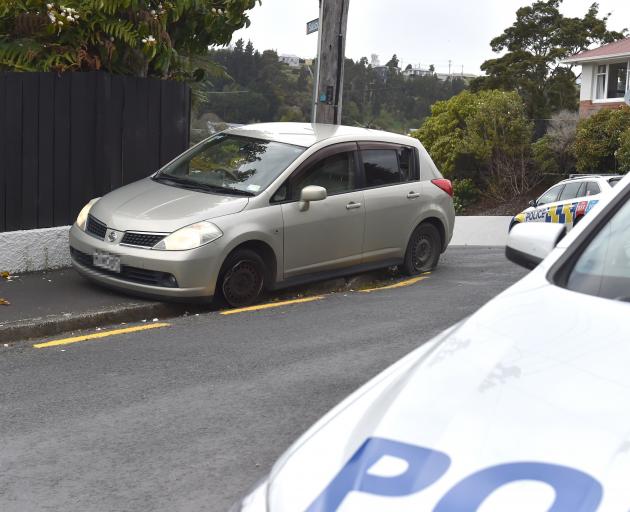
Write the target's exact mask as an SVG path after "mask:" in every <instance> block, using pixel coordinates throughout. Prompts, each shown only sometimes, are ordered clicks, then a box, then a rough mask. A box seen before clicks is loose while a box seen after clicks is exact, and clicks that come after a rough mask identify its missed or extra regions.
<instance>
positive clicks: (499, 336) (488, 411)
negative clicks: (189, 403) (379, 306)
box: [268, 271, 630, 512]
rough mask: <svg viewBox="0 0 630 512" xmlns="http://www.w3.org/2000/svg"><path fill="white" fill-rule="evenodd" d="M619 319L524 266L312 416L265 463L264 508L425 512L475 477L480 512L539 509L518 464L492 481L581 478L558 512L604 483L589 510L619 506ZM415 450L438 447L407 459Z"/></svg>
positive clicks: (624, 394) (626, 373)
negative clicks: (491, 294)
mask: <svg viewBox="0 0 630 512" xmlns="http://www.w3.org/2000/svg"><path fill="white" fill-rule="evenodd" d="M629 314H630V304H627V303H620V302H615V301H611V300H605V299H599V298H595V297H589V296H585V295H582V294H578V293H575V292H570V291H567V290H564V289H562V288H559V287H557V286H554V285H551V284H549V283H548V282H547V281H546V280H545V278H544V275H543V273H542V271H538V272H537V271H534V272H533V273H531V274H530V275H529V276H528V277H526V278H525V279H524V280H522V281H521V282H519V283H517V284H516V285H515V286H513V287H512V288H511V289H509V290H508V291H506V292H504V293H503V294H502V295H499V296H498V297H497V298H495V299H494V300H493V301H491V302H490V303H488V304H487V305H486V306H484V307H483V308H482V309H481V310H479V311H478V312H477V313H476V314H474V315H473V316H472V317H470V318H469V319H468V320H466V321H464V322H463V323H461V324H460V325H459V326H456V327H455V328H452V329H451V330H450V331H447V332H446V333H445V334H443V335H442V336H439V337H438V338H436V339H435V340H433V341H431V342H429V343H427V344H425V345H423V346H422V347H421V348H419V349H418V350H416V351H415V352H413V353H411V354H410V355H408V356H407V357H406V358H405V359H403V360H401V361H399V362H398V363H397V364H396V365H394V366H393V367H391V368H390V369H388V370H386V371H385V372H384V373H382V374H381V375H379V376H378V377H377V378H375V379H374V380H373V381H371V382H370V383H368V384H367V385H366V386H364V387H363V388H361V389H360V390H359V391H357V392H356V393H355V394H354V395H352V396H351V397H349V398H348V399H347V400H346V401H345V402H343V403H341V404H340V405H339V406H338V407H337V408H335V409H334V410H333V411H331V412H330V413H329V414H328V415H327V416H325V417H324V418H322V420H320V421H319V422H318V423H317V424H316V425H315V426H314V427H313V428H312V429H311V430H309V431H308V432H307V433H306V434H305V435H304V436H303V437H302V438H301V439H300V440H298V441H297V442H296V444H295V445H294V446H293V447H292V448H291V449H290V450H289V451H288V452H287V454H286V455H285V456H284V457H283V458H282V459H280V460H279V461H278V463H277V464H276V466H275V468H274V470H273V471H272V474H271V476H270V480H269V482H270V485H269V488H268V503H269V504H270V511H271V512H284V511H289V510H309V511H315V510H336V508H335V507H336V505H338V504H339V503H338V502H339V500H340V499H341V500H342V501H343V507H342V508H340V509H339V510H343V511H371V510H375V511H376V510H379V511H382V510H401V511H407V510H409V511H411V510H414V511H417V510H434V507H435V506H436V504H437V503H438V502H439V501H440V499H442V498H443V497H444V496H445V495H446V494H447V491H449V490H451V489H453V488H454V487H455V486H456V485H457V484H458V483H461V482H462V481H463V480H464V479H465V478H467V477H471V475H475V474H480V475H482V476H481V477H476V478H478V480H477V481H476V484H475V481H474V480H473V481H472V482H471V486H472V487H471V488H473V489H478V490H479V489H481V491H478V492H481V493H483V492H484V489H486V490H487V486H488V485H489V486H490V488H492V486H493V485H495V486H496V487H497V488H498V487H500V490H498V491H497V492H492V493H491V495H490V497H489V498H488V499H487V500H486V501H485V502H484V508H483V510H484V511H490V510H501V511H505V510H510V511H514V510H528V511H538V510H540V511H542V510H550V506H551V504H552V502H553V500H554V490H553V488H552V487H551V486H550V485H548V484H545V483H541V482H536V481H534V480H536V478H534V475H529V476H530V477H531V480H528V479H527V478H525V477H526V476H527V470H525V469H523V471H525V473H523V474H521V477H522V478H523V479H522V480H519V478H515V477H514V475H516V474H517V473H518V471H516V473H514V474H513V475H512V477H513V478H515V479H516V480H518V481H516V482H515V483H511V484H509V485H503V486H501V484H500V482H501V479H502V478H505V475H503V474H502V473H501V471H508V469H506V468H514V467H517V466H510V465H511V464H518V463H532V464H539V465H537V466H535V467H534V466H531V467H530V466H527V467H530V469H531V471H533V472H534V473H536V471H542V472H543V473H544V471H545V470H544V468H549V467H552V466H554V467H555V466H562V467H567V468H569V471H571V470H575V472H574V473H571V475H574V476H575V475H582V474H583V475H584V478H585V480H582V481H580V480H579V478H578V477H577V476H576V478H577V480H571V478H569V479H568V480H566V479H565V480H566V481H570V482H573V483H575V484H576V485H574V486H573V488H574V490H575V488H578V487H579V489H582V490H581V491H579V492H580V493H581V494H579V496H577V498H576V499H578V501H577V502H576V503H580V506H579V507H576V506H575V503H573V504H572V505H571V508H567V509H566V510H573V511H578V510H579V511H590V510H595V508H589V507H590V505H589V503H590V504H591V505H592V504H593V503H596V502H597V501H598V499H599V496H600V494H599V493H600V490H601V489H599V488H598V484H593V482H595V481H599V482H601V483H602V485H603V487H604V488H605V491H606V492H605V493H604V498H603V500H604V501H603V502H602V506H603V508H599V509H597V510H628V509H630V485H628V475H629V474H630V328H629V327H628V322H627V318H628V315H629ZM383 341H384V342H386V341H387V340H383ZM348 371H352V369H351V368H349V369H348ZM418 448H420V449H429V450H432V451H435V452H439V453H438V454H436V455H435V456H434V457H433V458H429V459H427V461H425V462H426V463H425V462H418V461H421V460H422V454H421V452H420V451H419V450H418ZM431 453H432V452H431ZM414 460H415V461H416V462H415V463H414V462H413V461H414ZM540 464H542V465H540ZM518 467H521V468H525V466H518ZM348 468H350V469H348ZM489 468H499V469H496V470H493V469H489ZM532 468H533V469H532ZM536 468H538V469H536ZM484 470H488V471H489V472H490V473H488V471H487V472H485V473H480V472H482V471H484ZM492 471H495V472H494V473H492ZM558 471H561V470H560V469H559V470H558ZM432 472H433V473H432ZM497 472H498V473H497ZM552 473H553V472H551V473H549V475H551V476H549V475H548V477H549V478H555V477H553V474H552ZM438 474H439V477H438V478H436V479H435V481H434V482H432V483H430V485H428V486H427V487H426V488H425V489H421V490H419V491H418V490H417V489H419V488H420V487H422V485H420V484H419V483H418V482H420V483H421V481H422V479H423V478H425V479H428V480H427V481H430V480H431V479H432V478H433V477H434V476H435V475H438ZM541 474H542V473H541ZM431 475H432V476H431ZM484 475H485V479H484V478H483V476H484ZM502 475H503V476H502ZM536 475H538V473H536ZM589 475H590V476H592V477H593V478H594V480H590V479H589ZM517 476H518V475H517ZM561 476H562V475H561ZM561 476H558V475H557V474H556V477H557V478H560V479H561ZM565 476H566V475H565ZM493 478H494V480H493ZM344 479H345V481H344ZM479 479H481V481H484V482H485V483H484V484H483V485H482V484H481V483H480V480H479ZM507 480H508V481H509V480H510V477H509V475H508V477H507ZM414 482H415V483H414ZM469 482H470V481H469ZM488 482H490V483H488ZM425 483H426V482H425ZM578 483H579V484H578ZM591 484H592V485H591ZM414 486H415V487H414ZM484 486H486V487H484ZM348 487H351V488H352V489H355V491H353V492H351V493H349V494H346V490H347V488H348ZM464 487H465V486H464ZM570 487H571V486H570ZM410 488H414V489H416V490H415V491H414V492H411V493H410V492H408V491H409V490H410ZM460 490H461V489H460ZM556 491H557V492H560V491H562V492H560V494H562V493H564V491H566V489H565V490H561V489H556ZM463 492H465V489H464V491H463ZM475 492H477V491H475ZM460 497H461V496H460ZM574 497H575V496H574ZM476 498H478V496H476ZM471 499H472V498H471ZM322 500H323V501H322ZM331 500H332V501H331ZM584 500H586V501H584ZM588 500H590V501H588ZM569 503H570V502H569ZM582 503H585V504H584V505H583V506H582ZM394 505H395V507H394ZM309 507H310V508H309ZM519 507H520V508H519ZM583 507H584V508H583ZM624 507H625V508H624ZM436 510H440V511H446V510H464V508H448V507H445V508H442V509H436ZM465 510H469V508H466V507H465ZM470 510H477V508H476V507H472V508H470ZM479 510H482V509H479ZM552 510H554V511H556V510H558V511H560V510H565V509H564V508H557V509H556V508H554V509H552Z"/></svg>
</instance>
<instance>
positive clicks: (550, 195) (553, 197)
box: [536, 185, 564, 206]
mask: <svg viewBox="0 0 630 512" xmlns="http://www.w3.org/2000/svg"><path fill="white" fill-rule="evenodd" d="M562 187H564V185H556V186H555V187H552V188H550V189H549V190H547V192H545V193H544V194H543V195H542V196H540V197H539V198H538V201H536V204H537V205H538V206H541V205H543V204H547V203H553V202H554V201H557V200H558V194H559V193H560V190H561V189H562Z"/></svg>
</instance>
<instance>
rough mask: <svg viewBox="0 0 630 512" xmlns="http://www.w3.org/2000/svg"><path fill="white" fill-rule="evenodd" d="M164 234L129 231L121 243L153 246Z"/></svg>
mask: <svg viewBox="0 0 630 512" xmlns="http://www.w3.org/2000/svg"><path fill="white" fill-rule="evenodd" d="M164 236H165V235H152V234H149V233H133V232H127V233H125V235H124V236H123V239H122V241H121V242H120V243H121V244H124V245H135V246H137V247H153V246H154V245H155V244H157V243H158V242H159V241H160V240H162V239H163V238H164Z"/></svg>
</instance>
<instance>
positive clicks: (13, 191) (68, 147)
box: [0, 72, 190, 232]
mask: <svg viewBox="0 0 630 512" xmlns="http://www.w3.org/2000/svg"><path fill="white" fill-rule="evenodd" d="M189 125H190V88H189V87H188V86H186V85H185V84H182V83H179V82H171V81H164V80H155V79H145V78H133V77H123V76H114V75H110V74H107V73H100V72H94V73H67V74H62V75H56V74H54V73H0V232H2V231H14V230H18V229H32V228H43V227H51V226H63V225H67V224H72V222H74V219H75V217H76V215H77V214H78V212H79V211H80V209H81V208H82V207H83V205H84V204H85V203H86V202H87V201H89V200H90V199H91V198H93V197H99V196H102V195H103V194H105V193H107V192H108V191H110V190H113V189H115V188H117V187H120V186H121V185H124V184H126V183H130V182H132V181H135V180H137V179H140V178H143V177H145V176H147V175H149V174H150V173H152V172H153V171H155V170H157V169H158V168H159V167H160V165H163V164H164V163H166V162H168V161H169V160H170V159H172V158H173V157H174V156H176V155H177V154H179V153H181V152H182V151H184V150H185V149H186V148H188V143H189Z"/></svg>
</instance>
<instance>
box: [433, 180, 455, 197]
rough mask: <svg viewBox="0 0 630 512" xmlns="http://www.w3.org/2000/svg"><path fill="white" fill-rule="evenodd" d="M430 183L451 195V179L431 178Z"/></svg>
mask: <svg viewBox="0 0 630 512" xmlns="http://www.w3.org/2000/svg"><path fill="white" fill-rule="evenodd" d="M431 183H433V184H434V185H435V186H436V187H438V188H441V189H442V190H443V191H444V192H446V193H447V194H448V195H449V196H451V197H453V184H452V183H451V180H445V179H444V178H441V179H439V180H431Z"/></svg>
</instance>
